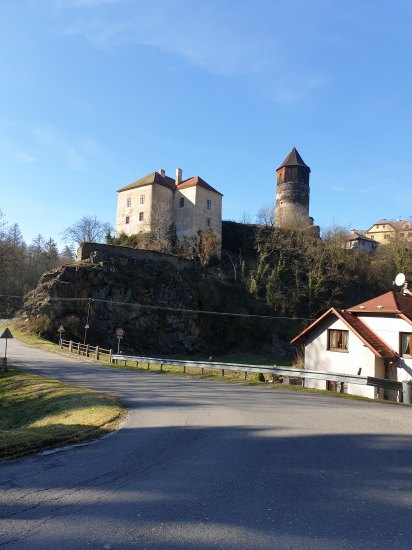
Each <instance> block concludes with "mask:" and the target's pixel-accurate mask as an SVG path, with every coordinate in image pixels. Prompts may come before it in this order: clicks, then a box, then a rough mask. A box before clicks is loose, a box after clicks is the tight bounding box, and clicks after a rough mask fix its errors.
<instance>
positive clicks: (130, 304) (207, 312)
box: [0, 295, 313, 321]
mask: <svg viewBox="0 0 412 550" xmlns="http://www.w3.org/2000/svg"><path fill="white" fill-rule="evenodd" d="M1 297H8V298H11V297H14V298H23V296H5V295H0V298H1ZM90 299H91V300H92V302H96V303H102V304H112V305H116V306H126V307H136V308H147V309H158V310H162V311H173V312H182V313H195V314H197V313H200V314H203V315H216V316H218V315H222V316H226V317H247V318H256V319H268V320H269V319H286V320H290V321H313V318H309V317H287V316H274V315H257V314H252V313H231V312H225V311H210V310H202V309H187V308H179V307H170V306H154V305H149V304H140V303H137V302H134V303H133V302H119V301H116V300H103V299H101V298H54V297H51V298H49V301H52V302H89V300H90Z"/></svg>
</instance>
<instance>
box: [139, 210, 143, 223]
mask: <svg viewBox="0 0 412 550" xmlns="http://www.w3.org/2000/svg"><path fill="white" fill-rule="evenodd" d="M143 219H144V212H139V222H142V221H143Z"/></svg>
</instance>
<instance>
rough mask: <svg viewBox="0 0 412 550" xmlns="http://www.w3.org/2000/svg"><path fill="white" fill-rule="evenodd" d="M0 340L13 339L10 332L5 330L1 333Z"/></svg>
mask: <svg viewBox="0 0 412 550" xmlns="http://www.w3.org/2000/svg"><path fill="white" fill-rule="evenodd" d="M0 338H5V339H6V340H7V338H13V335H12V333H11V332H10V330H9V329H8V328H6V330H5V331H4V332H3V334H2V335H1V336H0Z"/></svg>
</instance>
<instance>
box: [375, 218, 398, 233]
mask: <svg viewBox="0 0 412 550" xmlns="http://www.w3.org/2000/svg"><path fill="white" fill-rule="evenodd" d="M375 225H389V226H390V227H392V229H394V230H395V231H396V230H397V227H396V222H394V221H393V220H378V221H377V222H375V223H373V224H372V225H371V226H370V228H369V229H368V232H369V231H370V230H371V229H372V227H375Z"/></svg>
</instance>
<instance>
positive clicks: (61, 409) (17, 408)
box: [0, 368, 125, 460]
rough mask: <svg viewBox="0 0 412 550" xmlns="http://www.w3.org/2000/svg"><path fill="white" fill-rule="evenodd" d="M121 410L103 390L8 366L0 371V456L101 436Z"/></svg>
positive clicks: (117, 402)
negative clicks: (6, 369) (3, 371)
mask: <svg viewBox="0 0 412 550" xmlns="http://www.w3.org/2000/svg"><path fill="white" fill-rule="evenodd" d="M124 414H125V409H124V407H123V406H122V404H121V403H120V401H119V400H118V399H117V398H116V397H113V396H111V395H109V394H105V393H100V392H95V391H92V390H86V389H82V388H77V387H75V386H70V385H68V384H63V383H62V382H59V381H58V380H54V379H49V378H42V377H40V376H37V375H34V374H29V373H27V372H24V371H20V370H17V369H14V368H9V370H8V371H7V372H5V373H1V374H0V460H5V459H11V458H17V457H20V456H23V455H27V454H31V453H35V452H39V451H42V450H44V449H50V448H53V447H59V446H63V445H66V444H73V443H79V442H81V441H86V440H88V439H92V438H97V437H101V436H103V435H105V434H107V433H109V432H110V431H112V430H114V429H115V428H116V427H117V426H118V424H119V422H120V421H121V419H122V418H123V416H124Z"/></svg>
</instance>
